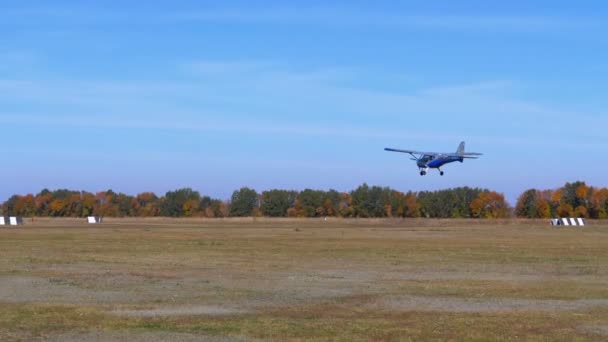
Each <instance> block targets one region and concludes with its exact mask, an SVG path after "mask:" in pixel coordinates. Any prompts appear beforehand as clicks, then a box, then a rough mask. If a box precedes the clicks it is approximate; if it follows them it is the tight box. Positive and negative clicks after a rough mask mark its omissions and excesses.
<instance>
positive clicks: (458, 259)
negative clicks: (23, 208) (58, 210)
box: [0, 219, 608, 341]
mask: <svg viewBox="0 0 608 342" xmlns="http://www.w3.org/2000/svg"><path fill="white" fill-rule="evenodd" d="M433 339H435V340H463V339H466V340H469V339H472V340H488V339H491V340H521V339H525V340H567V341H571V340H606V339H608V224H607V223H599V222H592V223H591V225H590V226H587V227H585V228H584V229H582V230H580V229H576V228H573V227H570V228H560V229H554V228H551V227H550V226H549V225H548V223H547V222H536V223H534V222H522V221H512V222H511V221H502V222H495V221H482V222H478V221H468V220H456V221H439V220H427V221H425V220H406V221H397V220H352V221H349V220H327V221H324V220H268V219H258V220H254V219H246V220H175V221H174V220H168V219H149V220H143V219H140V220H129V219H125V220H118V219H117V220H108V221H107V222H106V223H104V224H103V225H99V226H88V225H85V224H83V223H82V221H75V220H41V219H40V220H37V221H36V222H33V223H32V222H30V221H28V222H26V225H25V226H22V227H20V228H17V229H6V228H2V229H0V340H2V341H7V340H8V341H10V340H51V341H82V340H85V341H86V340H93V341H105V340H108V341H115V340H119V341H121V340H122V341H153V340H171V341H198V340H204V341H232V340H236V341H242V340H281V341H282V340H316V341H318V340H344V341H352V340H381V341H393V340H395V341H397V340H433Z"/></svg>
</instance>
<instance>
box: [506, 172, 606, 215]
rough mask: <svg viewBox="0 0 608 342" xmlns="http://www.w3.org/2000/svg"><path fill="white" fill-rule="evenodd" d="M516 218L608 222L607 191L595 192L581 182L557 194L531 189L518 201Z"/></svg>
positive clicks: (592, 188) (566, 186)
mask: <svg viewBox="0 0 608 342" xmlns="http://www.w3.org/2000/svg"><path fill="white" fill-rule="evenodd" d="M515 215H516V216H518V217H526V218H550V217H583V218H593V219H608V188H596V187H592V186H588V185H587V184H585V182H580V181H578V182H573V183H566V184H565V185H564V186H563V187H561V188H559V189H555V190H538V189H529V190H526V191H525V192H524V193H523V194H521V196H519V198H518V199H517V204H516V205H515Z"/></svg>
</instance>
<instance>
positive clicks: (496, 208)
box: [471, 191, 509, 218]
mask: <svg viewBox="0 0 608 342" xmlns="http://www.w3.org/2000/svg"><path fill="white" fill-rule="evenodd" d="M471 214H472V215H473V217H476V218H504V217H507V216H508V215H509V207H508V205H507V202H506V201H505V196H504V195H503V194H499V193H497V192H494V191H489V192H481V193H479V195H477V198H475V199H474V200H473V201H472V202H471Z"/></svg>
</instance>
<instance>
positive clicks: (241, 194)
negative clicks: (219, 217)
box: [230, 187, 259, 217]
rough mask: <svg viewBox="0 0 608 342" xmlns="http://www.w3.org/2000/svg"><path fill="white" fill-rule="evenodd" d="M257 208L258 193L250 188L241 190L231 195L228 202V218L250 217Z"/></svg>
mask: <svg viewBox="0 0 608 342" xmlns="http://www.w3.org/2000/svg"><path fill="white" fill-rule="evenodd" d="M258 207H259V198H258V193H257V192H256V191H255V190H253V189H250V188H246V187H244V188H241V189H239V190H236V191H234V192H233V193H232V197H231V200H230V216H235V217H246V216H252V215H253V211H254V209H257V208H258Z"/></svg>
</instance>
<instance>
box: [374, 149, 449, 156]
mask: <svg viewBox="0 0 608 342" xmlns="http://www.w3.org/2000/svg"><path fill="white" fill-rule="evenodd" d="M384 150H385V151H389V152H400V153H409V154H420V155H425V156H437V155H440V153H435V152H420V151H414V150H400V149H398V148H389V147H387V148H385V149H384Z"/></svg>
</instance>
